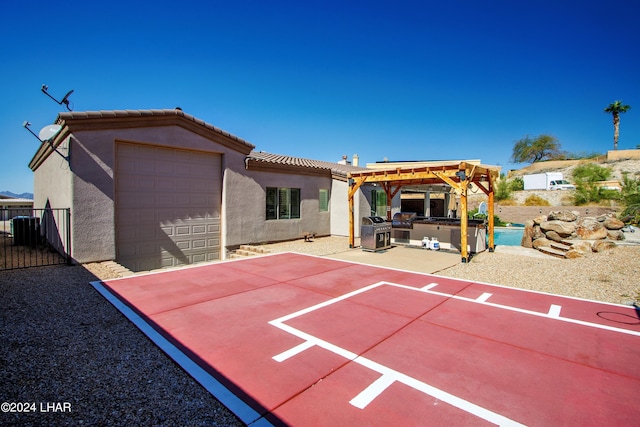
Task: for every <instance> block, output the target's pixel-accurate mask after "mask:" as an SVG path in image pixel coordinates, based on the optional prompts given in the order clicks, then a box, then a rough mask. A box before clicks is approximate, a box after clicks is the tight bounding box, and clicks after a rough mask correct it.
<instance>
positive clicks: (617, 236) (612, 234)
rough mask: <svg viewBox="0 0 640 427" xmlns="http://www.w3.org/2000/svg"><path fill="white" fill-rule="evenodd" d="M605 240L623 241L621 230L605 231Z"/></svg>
mask: <svg viewBox="0 0 640 427" xmlns="http://www.w3.org/2000/svg"><path fill="white" fill-rule="evenodd" d="M607 238H608V239H610V240H625V237H624V233H623V232H622V230H607Z"/></svg>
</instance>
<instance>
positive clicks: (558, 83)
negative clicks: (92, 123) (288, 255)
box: [0, 0, 640, 193]
mask: <svg viewBox="0 0 640 427" xmlns="http://www.w3.org/2000/svg"><path fill="white" fill-rule="evenodd" d="M639 14H640V3H638V2H637V1H636V0H621V1H615V2H608V1H604V0H602V1H592V0H581V1H573V0H563V1H558V0H556V1H545V0H542V1H541V0H537V1H533V0H531V1H529V0H518V1H514V0H496V1H491V0H486V1H477V0H476V1H467V0H460V1H455V0H451V1H429V0H425V1H402V0H398V1H388V0H387V1H377V0H371V1H345V0H343V1H323V2H318V1H313V0H309V1H304V2H303V1H278V0H272V1H242V0H238V1H234V2H228V1H224V2H222V1H189V0H186V1H182V2H173V3H163V2H155V1H138V2H123V1H120V0H114V1H111V2H107V3H95V2H87V1H75V0H70V1H65V2H53V1H25V2H11V3H10V5H9V6H7V5H5V6H4V7H3V13H2V15H0V23H1V25H0V36H1V37H2V40H3V42H2V44H1V45H0V53H1V54H2V67H0V93H1V94H2V98H1V99H2V101H3V102H2V103H1V104H0V144H1V145H2V153H3V154H4V155H3V161H2V163H1V166H0V190H10V191H13V192H15V193H21V192H31V191H33V174H32V172H31V170H30V169H29V168H28V163H29V161H30V160H31V158H32V156H33V155H34V154H35V151H36V149H37V148H38V141H37V140H36V139H35V138H34V137H33V136H32V135H30V134H29V133H28V132H27V131H26V130H25V129H23V128H22V123H23V122H24V121H25V120H28V121H30V122H31V123H32V126H31V128H32V129H33V130H34V131H36V133H37V132H38V130H39V129H40V128H42V127H44V126H45V125H47V124H50V123H53V122H54V121H55V119H56V117H57V114H58V113H59V112H61V111H63V110H64V108H63V107H61V106H60V105H58V104H56V103H54V102H53V101H52V100H50V99H49V98H47V97H46V96H45V95H44V94H43V93H42V92H41V91H40V87H41V86H42V85H43V84H47V85H48V86H49V93H51V94H52V95H53V96H55V97H58V98H61V97H62V96H64V94H65V93H67V92H68V91H69V90H71V89H73V90H74V93H73V94H72V95H71V97H70V99H71V101H72V103H73V109H74V111H95V110H114V109H160V108H174V107H177V106H179V107H181V108H182V109H183V110H184V111H185V112H186V113H188V114H191V115H194V116H196V117H197V118H200V119H202V120H205V121H206V122H208V123H211V124H213V125H215V126H217V127H219V128H222V129H224V130H226V131H228V132H231V133H233V134H235V135H237V136H239V137H241V138H243V139H245V140H248V141H249V142H251V143H253V144H254V145H255V146H256V149H258V150H263V151H267V152H271V153H278V154H287V155H292V156H298V157H305V158H311V159H317V160H327V161H338V160H340V158H341V157H342V155H347V156H349V157H351V156H353V154H356V153H357V154H358V155H359V157H360V162H361V164H365V163H373V162H376V161H381V160H383V159H384V158H385V157H386V158H388V159H389V160H447V159H456V160H457V159H465V158H466V159H476V158H479V159H481V160H482V162H483V163H485V164H492V165H500V166H502V167H503V168H504V169H512V168H517V167H521V166H523V165H513V164H511V163H510V157H511V154H512V149H513V145H514V143H515V141H516V140H518V139H520V138H522V137H524V136H526V135H531V136H535V135H540V134H551V135H553V136H555V137H557V138H558V139H559V142H560V145H561V148H562V149H564V150H566V151H569V152H572V153H593V152H599V153H604V152H606V151H607V150H610V149H613V125H612V123H611V116H610V115H607V114H605V113H603V111H602V110H603V109H604V108H605V107H606V106H607V105H608V104H609V103H610V102H613V101H614V100H617V99H621V100H622V101H623V102H624V103H625V104H629V105H631V106H632V108H631V110H629V112H627V113H626V114H624V115H623V116H622V118H621V128H620V142H619V148H620V149H624V148H635V147H636V146H638V145H639V144H640V55H638V52H640V47H639V46H640V29H639V28H638V25H637V17H638V16H639Z"/></svg>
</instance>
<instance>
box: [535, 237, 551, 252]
mask: <svg viewBox="0 0 640 427" xmlns="http://www.w3.org/2000/svg"><path fill="white" fill-rule="evenodd" d="M551 243H553V241H552V240H549V239H547V238H546V237H543V238H541V239H536V240H534V241H533V243H532V245H533V248H534V249H538V248H540V247H543V246H551Z"/></svg>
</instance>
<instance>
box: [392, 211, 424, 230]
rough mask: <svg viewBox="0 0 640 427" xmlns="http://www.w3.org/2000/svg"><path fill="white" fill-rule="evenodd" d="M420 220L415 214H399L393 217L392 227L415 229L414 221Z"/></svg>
mask: <svg viewBox="0 0 640 427" xmlns="http://www.w3.org/2000/svg"><path fill="white" fill-rule="evenodd" d="M417 219H418V214H416V213H415V212H398V213H396V214H394V215H393V219H392V220H391V226H392V227H393V228H413V221H415V220H417Z"/></svg>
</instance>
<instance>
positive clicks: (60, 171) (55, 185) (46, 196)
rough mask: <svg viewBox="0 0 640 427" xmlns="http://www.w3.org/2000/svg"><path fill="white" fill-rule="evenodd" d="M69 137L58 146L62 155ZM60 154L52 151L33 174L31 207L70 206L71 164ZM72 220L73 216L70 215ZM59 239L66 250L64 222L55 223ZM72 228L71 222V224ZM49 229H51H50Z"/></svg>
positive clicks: (68, 142)
mask: <svg viewBox="0 0 640 427" xmlns="http://www.w3.org/2000/svg"><path fill="white" fill-rule="evenodd" d="M72 145H73V144H72V143H70V139H69V138H67V139H66V140H65V141H63V142H62V143H61V144H60V146H59V147H58V151H59V152H60V153H61V154H62V156H68V154H69V147H72ZM62 156H60V155H58V154H56V153H52V154H51V155H50V156H49V157H48V158H47V159H46V160H45V161H44V162H43V163H42V165H40V167H39V168H38V169H37V170H36V171H35V172H34V174H33V190H34V191H33V194H34V196H33V207H34V208H35V209H44V208H53V209H64V208H69V207H71V200H72V191H71V182H72V172H71V165H70V164H69V163H68V162H67V160H65V159H64V158H63V157H62ZM53 218H55V219H56V220H59V219H60V218H61V217H60V216H58V215H53ZM71 221H73V216H72V217H71ZM54 228H55V229H56V230H57V232H58V234H59V237H60V240H59V242H56V244H60V245H62V246H63V247H64V249H65V250H66V251H69V248H68V247H66V244H65V243H66V234H67V232H68V231H67V229H66V228H65V224H55V225H54ZM71 229H72V230H73V224H71ZM50 230H51V229H50ZM73 248H74V246H73V241H72V243H71V256H72V257H73Z"/></svg>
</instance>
